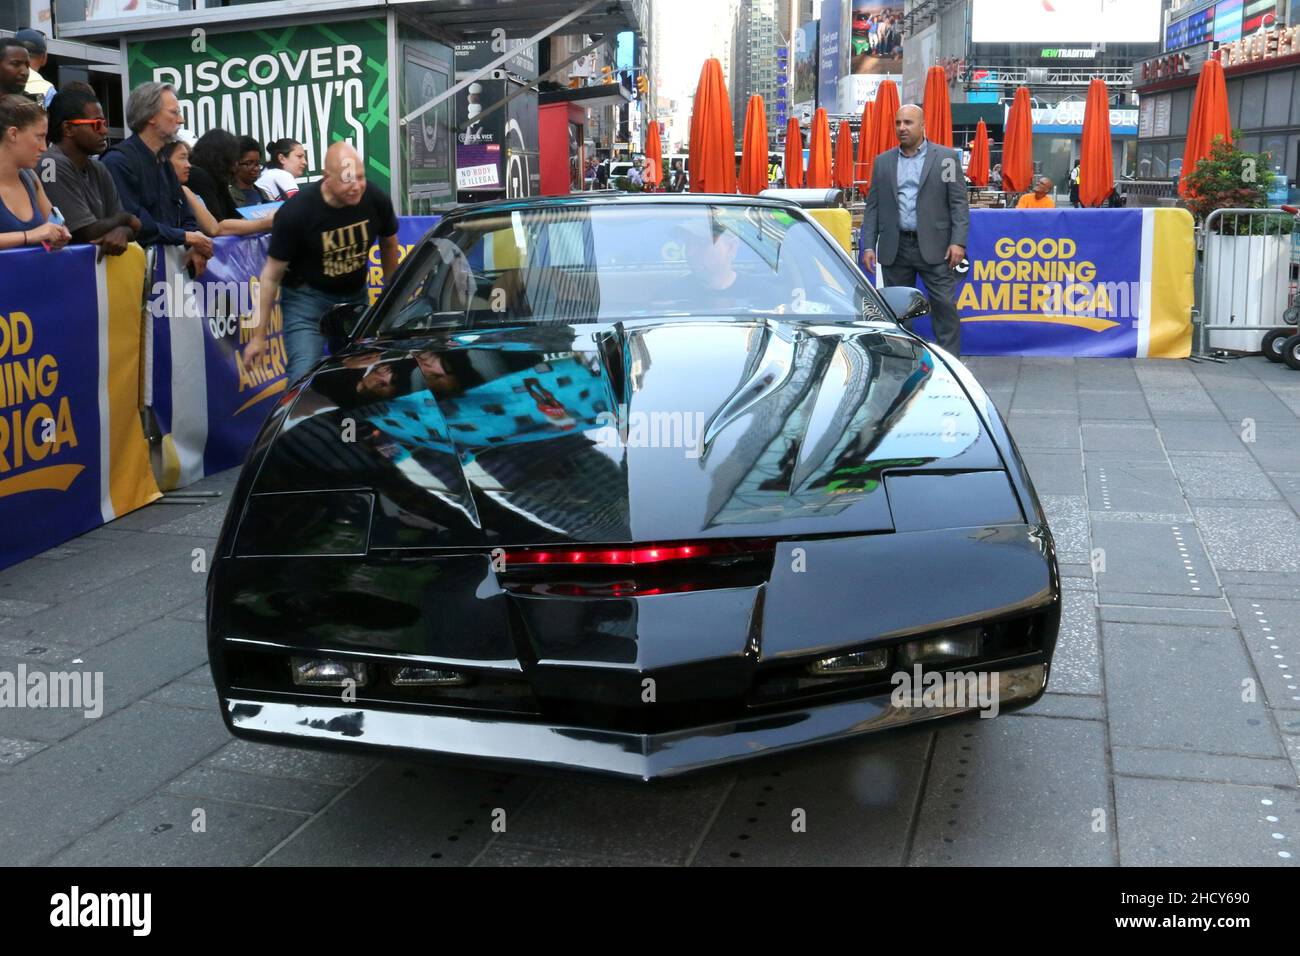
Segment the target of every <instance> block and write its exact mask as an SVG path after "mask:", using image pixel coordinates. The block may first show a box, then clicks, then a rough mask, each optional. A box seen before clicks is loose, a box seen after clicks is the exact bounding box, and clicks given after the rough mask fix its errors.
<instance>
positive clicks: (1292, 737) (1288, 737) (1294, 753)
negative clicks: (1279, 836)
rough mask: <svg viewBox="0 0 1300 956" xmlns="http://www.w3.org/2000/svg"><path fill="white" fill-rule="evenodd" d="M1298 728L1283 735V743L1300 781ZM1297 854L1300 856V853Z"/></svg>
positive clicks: (1299, 730)
mask: <svg viewBox="0 0 1300 956" xmlns="http://www.w3.org/2000/svg"><path fill="white" fill-rule="evenodd" d="M1296 729H1297V731H1298V732H1297V733H1294V734H1283V735H1282V745H1283V746H1284V747H1285V748H1286V755H1287V758H1288V759H1289V760H1290V761H1291V769H1292V770H1294V771H1295V775H1296V780H1297V781H1298V782H1300V727H1297V728H1296ZM1296 855H1297V856H1300V854H1296Z"/></svg>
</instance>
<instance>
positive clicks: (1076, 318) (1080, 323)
mask: <svg viewBox="0 0 1300 956" xmlns="http://www.w3.org/2000/svg"><path fill="white" fill-rule="evenodd" d="M961 320H962V322H1038V323H1041V324H1043V325H1069V326H1073V327H1074V328H1076V329H1089V330H1091V331H1093V332H1105V331H1106V330H1107V329H1114V328H1118V327H1119V324H1120V323H1118V322H1112V321H1111V320H1110V319H1099V318H1096V317H1095V316H1089V315H1039V314H1037V313H1029V314H1026V313H1023V312H1007V313H1003V314H1001V315H963V316H962V318H961Z"/></svg>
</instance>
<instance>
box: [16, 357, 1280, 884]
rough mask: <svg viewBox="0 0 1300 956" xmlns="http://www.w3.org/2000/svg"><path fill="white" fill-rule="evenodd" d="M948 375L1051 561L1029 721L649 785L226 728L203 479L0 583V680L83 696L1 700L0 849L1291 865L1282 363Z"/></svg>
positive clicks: (196, 856) (213, 509)
mask: <svg viewBox="0 0 1300 956" xmlns="http://www.w3.org/2000/svg"><path fill="white" fill-rule="evenodd" d="M967 364H968V365H969V366H970V368H971V369H972V370H973V371H974V372H975V374H976V375H977V376H978V377H979V378H980V380H981V381H982V382H983V383H984V384H985V386H986V387H987V388H988V389H989V391H990V393H991V394H992V395H993V397H994V399H995V400H996V401H997V403H998V405H999V407H1000V408H1002V410H1003V412H1004V413H1005V414H1006V415H1007V417H1008V422H1009V424H1010V427H1011V431H1012V434H1013V435H1014V436H1015V438H1016V441H1017V442H1018V444H1019V446H1020V449H1021V451H1022V452H1023V453H1024V457H1025V460H1026V462H1027V464H1028V466H1029V469H1030V472H1031V474H1032V476H1033V479H1034V482H1035V485H1036V487H1037V490H1038V493H1039V495H1040V496H1041V497H1042V500H1043V502H1044V505H1045V507H1046V510H1047V513H1048V516H1049V518H1050V521H1051V525H1052V530H1053V532H1054V533H1055V536H1056V543H1057V548H1058V552H1059V556H1060V561H1061V571H1062V575H1063V583H1064V586H1065V593H1064V596H1065V607H1064V615H1063V620H1062V628H1061V636H1060V642H1059V644H1058V646H1057V651H1056V658H1055V661H1054V664H1053V668H1052V674H1051V682H1050V685H1049V687H1048V690H1049V693H1048V694H1047V695H1046V696H1045V697H1044V699H1043V700H1042V701H1041V702H1040V703H1038V704H1037V705H1035V706H1034V707H1032V708H1030V709H1028V710H1024V711H1020V712H1018V713H1016V714H1009V715H1006V716H1004V717H1001V718H999V719H996V720H978V719H976V720H969V721H964V722H959V723H955V724H948V725H946V726H944V727H942V729H938V730H931V729H918V730H909V731H904V732H901V733H896V734H893V735H889V736H882V737H876V738H873V739H867V740H862V741H853V742H849V743H846V744H842V745H837V746H833V747H829V748H822V749H816V750H812V751H804V752H802V753H799V754H796V755H793V756H781V757H774V758H771V759H768V760H766V761H761V762H757V763H753V764H750V765H746V766H744V767H742V768H741V769H738V770H728V771H717V772H712V773H709V774H707V775H704V776H699V777H694V778H689V779H687V780H684V781H682V782H674V783H668V784H659V785H654V786H649V787H647V786H638V785H634V784H624V783H611V782H606V781H603V780H592V779H589V778H583V777H574V776H568V777H550V776H538V775H525V774H503V773H496V772H488V771H480V770H467V769H449V768H444V767H436V766H432V765H428V764H412V763H406V762H401V761H393V760H382V759H369V758H365V759H363V758H358V757H351V756H346V755H343V756H340V755H334V754H326V753H319V752H308V751H302V750H295V749H287V748H280V747H272V746H264V745H253V744H249V743H245V742H240V741H235V740H233V739H232V738H231V737H230V736H229V734H228V733H227V732H226V729H225V727H224V725H223V724H222V722H221V719H220V716H219V714H218V712H217V706H216V697H215V694H214V692H213V688H212V685H211V680H210V677H209V674H208V670H207V666H206V657H207V655H206V650H205V644H204V625H203V584H204V578H203V574H201V573H196V572H195V571H194V570H193V569H192V564H193V558H192V554H193V550H194V549H196V548H202V549H207V551H208V552H209V553H210V552H211V549H212V547H213V545H214V543H215V540H216V536H217V533H218V531H219V528H220V525H221V520H222V517H223V515H224V512H225V508H226V505H227V502H228V500H229V494H230V491H231V490H232V488H233V484H234V480H235V473H234V472H228V473H225V474H222V475H217V476H214V477H213V478H210V479H208V480H206V481H204V482H203V483H202V484H200V485H199V486H197V488H198V489H209V490H217V491H221V492H223V494H222V496H221V497H219V498H214V499H211V500H210V501H209V502H207V503H203V504H195V505H179V504H155V505H152V506H150V507H148V508H145V509H143V510H141V511H138V512H136V513H134V514H131V515H129V516H127V517H125V518H122V519H120V520H118V521H115V522H113V523H112V524H110V525H108V526H106V527H103V528H100V529H98V530H96V531H92V532H90V533H89V534H86V535H83V536H82V537H80V538H77V539H75V540H73V541H70V542H68V543H67V544H66V545H65V546H63V547H60V548H56V549H54V550H53V551H50V552H48V553H46V554H44V555H42V556H40V557H38V558H34V559H32V560H29V561H27V562H24V563H23V564H20V565H18V566H16V567H13V568H10V569H8V570H6V571H3V572H0V670H5V671H11V672H13V671H16V669H17V668H18V667H19V665H20V664H25V665H26V667H27V669H28V670H31V669H33V668H39V669H44V670H57V669H76V670H95V671H102V672H103V674H104V680H105V698H106V702H105V705H104V706H105V712H104V715H103V716H102V717H101V718H99V719H86V718H85V717H84V716H83V715H82V714H81V713H80V712H71V711H66V710H63V711H55V710H25V709H9V708H6V709H0V806H3V807H4V813H3V814H0V864H9V865H12V864H42V863H53V864H69V865H96V864H127V865H136V864H147V865H163V864H166V865H185V864H229V865H248V864H265V865H277V864H313V863H326V864H427V865H447V864H477V865H529V864H566V863H578V864H581V863H628V864H666V865H683V864H686V865H709V864H718V865H746V864H820V863H841V864H876V865H878V864H891V865H900V864H905V865H913V866H924V865H933V864H940V865H950V864H951V865H965V864H1041V865H1053V866H1061V865H1071V864H1090V865H1115V864H1119V865H1149V864H1173V865H1191V864H1199V865H1250V866H1269V865H1281V866H1296V865H1298V864H1300V787H1298V786H1297V783H1298V782H1300V776H1298V771H1300V690H1297V686H1300V517H1298V514H1300V421H1298V420H1297V417H1298V416H1300V373H1297V372H1292V371H1289V370H1287V369H1286V368H1285V367H1283V366H1279V365H1271V364H1268V363H1267V362H1266V361H1265V360H1264V359H1262V358H1258V357H1253V358H1245V359H1241V360H1237V361H1231V362H1228V363H1226V364H1214V363H1203V364H1195V363H1191V362H1173V361H1145V360H1138V361H1132V360H1118V359H1081V360H1070V359H1015V358H972V359H970V360H968V363H967ZM912 586H923V583H921V582H913V583H912ZM800 810H802V811H803V819H805V820H806V830H805V831H804V832H796V828H795V827H792V821H794V820H796V819H799V817H798V814H797V811H800ZM196 811H202V812H201V813H196ZM499 811H504V815H503V814H501V813H500V812H499ZM196 819H202V821H203V822H204V823H205V827H204V828H203V830H202V832H195V827H194V821H195V820H196ZM494 819H497V820H500V819H504V820H505V822H506V826H505V831H504V832H498V830H499V828H498V829H495V830H494V828H493V826H492V823H493V820H494Z"/></svg>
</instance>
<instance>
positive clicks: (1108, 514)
mask: <svg viewBox="0 0 1300 956" xmlns="http://www.w3.org/2000/svg"><path fill="white" fill-rule="evenodd" d="M1191 518H1192V513H1191V511H1097V510H1095V509H1094V510H1091V511H1089V512H1088V520H1089V521H1108V522H1112V523H1117V524H1168V525H1173V524H1179V523H1181V522H1189V521H1191Z"/></svg>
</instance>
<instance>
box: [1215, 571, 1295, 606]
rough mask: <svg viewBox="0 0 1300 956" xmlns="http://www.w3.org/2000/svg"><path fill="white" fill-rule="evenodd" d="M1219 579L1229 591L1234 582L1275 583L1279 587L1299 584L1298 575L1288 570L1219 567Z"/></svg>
mask: <svg viewBox="0 0 1300 956" xmlns="http://www.w3.org/2000/svg"><path fill="white" fill-rule="evenodd" d="M1219 580H1220V581H1222V582H1223V584H1224V587H1225V588H1226V589H1227V590H1229V591H1231V590H1232V585H1234V584H1252V585H1254V584H1260V585H1267V584H1275V585H1278V586H1280V587H1294V586H1296V585H1297V584H1300V576H1297V575H1296V574H1294V573H1292V572H1289V571H1232V570H1228V569H1223V568H1220V569H1219ZM1296 600H1300V598H1297V599H1296Z"/></svg>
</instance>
